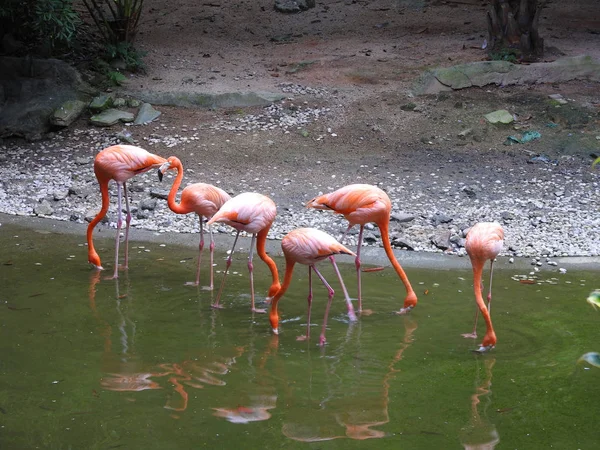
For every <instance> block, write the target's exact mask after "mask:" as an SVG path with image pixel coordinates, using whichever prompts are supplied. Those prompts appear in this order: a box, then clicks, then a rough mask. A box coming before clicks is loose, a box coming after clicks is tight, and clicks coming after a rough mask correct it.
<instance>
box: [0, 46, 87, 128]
mask: <svg viewBox="0 0 600 450" xmlns="http://www.w3.org/2000/svg"><path fill="white" fill-rule="evenodd" d="M92 94H93V89H92V88H90V86H88V85H87V84H86V83H85V82H83V80H82V79H81V76H80V75H79V72H77V70H75V69H74V68H73V67H71V66H69V65H68V64H67V63H65V62H64V61H60V60H58V59H35V58H17V57H10V56H5V57H0V137H7V136H21V137H24V138H26V139H29V140H35V139H40V138H41V137H42V136H43V134H44V133H46V132H47V131H49V130H50V128H51V126H52V125H51V123H50V121H49V118H50V116H51V115H52V114H53V112H54V111H55V110H56V109H57V108H58V107H60V106H61V105H62V104H63V103H64V102H66V101H68V100H81V101H84V102H86V103H87V102H88V101H89V99H90V98H91V96H92Z"/></svg>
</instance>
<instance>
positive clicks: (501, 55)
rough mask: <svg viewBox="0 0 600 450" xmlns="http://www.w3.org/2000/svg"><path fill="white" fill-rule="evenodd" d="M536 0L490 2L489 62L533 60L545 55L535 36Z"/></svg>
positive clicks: (537, 14)
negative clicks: (498, 60) (490, 59)
mask: <svg viewBox="0 0 600 450" xmlns="http://www.w3.org/2000/svg"><path fill="white" fill-rule="evenodd" d="M541 10H542V7H541V5H538V0H492V2H491V4H490V7H489V9H488V12H487V22H488V47H487V48H488V54H489V55H490V57H491V58H492V59H506V60H511V59H512V60H519V61H535V60H537V59H539V58H541V57H542V56H543V54H544V40H543V39H542V38H541V37H540V35H539V33H538V22H539V18H540V11H541Z"/></svg>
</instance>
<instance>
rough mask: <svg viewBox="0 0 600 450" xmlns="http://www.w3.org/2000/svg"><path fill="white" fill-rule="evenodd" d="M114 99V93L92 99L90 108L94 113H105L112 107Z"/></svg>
mask: <svg viewBox="0 0 600 450" xmlns="http://www.w3.org/2000/svg"><path fill="white" fill-rule="evenodd" d="M113 98H114V94H112V93H109V94H101V95H98V96H97V97H94V98H93V99H92V101H91V102H90V106H89V108H90V109H91V110H92V111H104V110H105V109H108V108H110V107H111V106H112V104H113Z"/></svg>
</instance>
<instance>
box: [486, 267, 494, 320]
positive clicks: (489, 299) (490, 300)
mask: <svg viewBox="0 0 600 450" xmlns="http://www.w3.org/2000/svg"><path fill="white" fill-rule="evenodd" d="M493 274H494V260H493V259H492V260H490V287H489V289H488V296H487V301H488V304H487V307H488V312H489V313H490V314H492V276H493Z"/></svg>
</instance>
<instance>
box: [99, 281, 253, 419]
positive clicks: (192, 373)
mask: <svg viewBox="0 0 600 450" xmlns="http://www.w3.org/2000/svg"><path fill="white" fill-rule="evenodd" d="M125 279H126V278H125ZM99 282H100V272H98V271H95V272H92V276H91V279H90V287H89V302H90V303H89V304H90V309H91V310H92V313H93V315H94V317H95V318H96V319H97V320H98V322H99V323H100V324H101V335H102V336H103V337H104V353H103V355H104V356H103V364H102V365H103V371H104V375H103V376H102V378H101V380H100V384H101V386H102V387H103V388H104V389H106V390H109V391H116V392H139V391H144V390H149V389H163V386H162V384H161V383H160V382H159V381H160V379H161V378H165V377H166V378H167V381H168V382H169V383H170V384H171V385H172V386H173V389H174V390H175V393H176V394H175V395H171V396H170V397H169V398H168V399H167V402H166V404H165V408H166V409H169V410H173V411H177V412H181V411H185V410H186V409H187V406H188V399H189V396H188V393H187V391H186V386H187V387H192V388H197V389H201V388H203V387H204V386H205V385H212V386H224V385H225V384H226V383H225V381H223V380H222V379H220V378H219V377H218V376H219V375H225V374H227V373H228V372H229V371H230V367H231V366H232V365H233V364H234V363H235V362H236V358H237V357H239V356H240V355H241V354H242V353H243V348H240V347H234V348H231V349H229V350H228V351H227V350H223V349H220V350H219V354H218V355H217V354H214V353H213V352H212V351H211V350H210V349H207V354H205V355H204V354H199V355H195V358H190V359H187V360H184V361H182V362H177V363H164V364H160V365H158V366H150V365H147V364H144V363H143V361H142V360H141V359H140V358H139V356H137V355H136V354H135V334H136V325H135V322H134V321H132V320H131V319H130V317H129V314H130V311H131V310H132V309H133V305H132V301H131V297H130V295H129V280H128V279H126V290H125V293H122V292H121V291H120V289H119V286H120V282H119V279H115V280H114V282H115V288H116V310H117V313H118V329H119V342H120V348H119V350H117V351H115V350H113V337H112V329H113V327H112V326H111V324H110V323H109V322H108V321H107V320H105V319H103V318H102V317H101V315H100V313H99V312H98V308H97V306H96V294H97V289H98V283H99ZM224 352H228V353H230V355H228V356H224V355H223V353H224ZM174 417H175V418H176V416H174Z"/></svg>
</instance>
